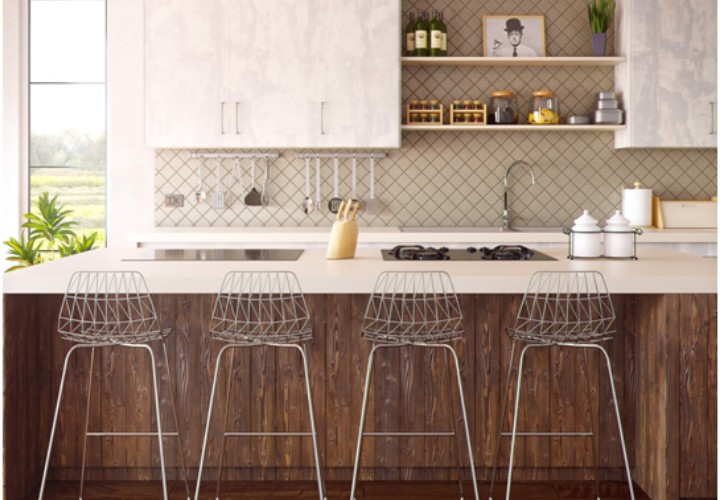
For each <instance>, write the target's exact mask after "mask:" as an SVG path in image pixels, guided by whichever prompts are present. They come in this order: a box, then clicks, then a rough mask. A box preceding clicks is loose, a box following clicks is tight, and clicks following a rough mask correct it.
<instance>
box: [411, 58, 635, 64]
mask: <svg viewBox="0 0 720 500" xmlns="http://www.w3.org/2000/svg"><path fill="white" fill-rule="evenodd" d="M401 60H402V64H403V66H617V65H618V64H620V63H622V62H625V61H626V60H627V58H626V57H403V58H401Z"/></svg>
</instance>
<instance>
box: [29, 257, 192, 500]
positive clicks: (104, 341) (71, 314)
mask: <svg viewBox="0 0 720 500" xmlns="http://www.w3.org/2000/svg"><path fill="white" fill-rule="evenodd" d="M171 331H172V329H171V328H160V326H159V324H158V320H157V314H156V312H155V306H154V304H153V301H152V298H151V297H150V294H149V292H148V288H147V285H146V283H145V279H144V277H143V276H142V274H140V273H139V272H136V271H80V272H76V273H74V274H73V275H72V276H71V278H70V282H69V283H68V287H67V290H66V292H65V297H64V298H63V302H62V305H61V308H60V314H59V316H58V332H59V333H60V336H61V338H62V339H63V340H68V341H70V342H74V343H75V345H74V346H73V347H71V348H70V350H69V351H68V353H67V354H66V355H65V361H64V363H63V371H62V376H61V378H60V387H59V389H58V397H57V402H56V405H55V414H54V417H53V423H52V429H51V431H50V442H49V443H48V451H47V457H46V459H45V467H44V469H43V476H42V481H41V483H40V493H39V496H38V498H39V499H42V498H43V495H44V493H45V484H46V481H47V476H48V470H49V467H50V457H51V456H52V447H53V440H54V438H55V430H56V427H57V421H58V416H59V414H60V404H61V402H62V394H63V389H64V387H65V377H66V376H67V370H68V365H69V362H70V358H71V356H72V354H73V353H74V352H75V351H77V350H79V349H90V369H89V371H88V373H89V377H88V387H87V406H86V410H85V429H84V435H83V454H82V467H81V470H80V495H79V498H80V500H82V498H83V488H84V484H85V461H86V454H87V438H88V437H102V436H128V437H143V436H146V437H157V438H158V449H159V452H160V468H161V472H160V473H161V477H162V489H163V498H164V499H165V500H167V498H168V489H167V477H166V471H165V453H164V449H163V438H164V437H176V438H177V439H178V443H179V445H180V462H181V467H182V470H183V476H184V481H185V493H186V496H187V498H188V500H189V498H190V487H189V485H188V481H187V468H186V467H185V457H184V448H183V446H182V440H181V438H180V426H179V422H178V416H177V410H176V406H175V388H174V385H173V383H172V377H171V375H170V365H169V363H168V355H167V348H166V346H165V338H166V337H167V336H168V335H169V334H170V332H171ZM154 341H159V342H160V343H161V345H162V349H163V356H164V359H165V367H166V369H167V370H168V381H169V384H170V395H171V397H170V399H171V403H172V411H173V416H174V419H175V428H176V429H177V430H176V431H175V432H164V431H163V430H162V420H161V418H160V395H159V390H158V376H157V364H156V362H155V355H154V353H153V350H152V347H151V346H150V342H154ZM104 347H128V348H131V349H145V350H147V352H148V354H149V356H150V362H151V365H152V366H151V367H152V381H153V398H154V400H155V404H154V411H155V418H156V420H157V431H155V432H152V431H150V432H89V431H88V428H89V422H90V394H91V392H92V377H93V375H92V372H93V366H94V362H95V350H96V349H99V348H104Z"/></svg>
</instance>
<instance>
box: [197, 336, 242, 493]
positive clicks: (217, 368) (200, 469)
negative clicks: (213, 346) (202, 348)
mask: <svg viewBox="0 0 720 500" xmlns="http://www.w3.org/2000/svg"><path fill="white" fill-rule="evenodd" d="M231 347H233V346H232V345H231V344H228V345H226V346H224V347H223V348H222V349H220V352H219V353H218V355H217V360H216V361H215V374H214V375H213V383H212V389H211V390H210V404H209V405H208V414H207V421H206V423H205V437H203V446H202V452H201V453H200V464H199V466H198V478H197V484H196V486H195V500H198V499H199V498H200V482H201V480H202V472H203V466H204V464H205V454H206V453H207V444H208V437H209V436H210V420H211V419H212V409H213V402H214V401H215V390H216V389H217V381H218V373H219V372H220V363H221V362H222V356H223V354H225V351H227V350H228V349H230V348H231Z"/></svg>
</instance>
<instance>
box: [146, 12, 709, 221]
mask: <svg viewBox="0 0 720 500" xmlns="http://www.w3.org/2000/svg"><path fill="white" fill-rule="evenodd" d="M434 6H435V4H434V3H433V2H429V1H427V0H405V1H404V2H403V11H404V14H405V16H404V19H405V22H407V16H408V14H409V12H410V11H415V10H417V9H428V8H432V7H434ZM440 8H442V9H443V10H444V14H445V18H446V22H447V24H448V30H449V55H451V56H452V55H462V56H467V55H480V54H482V29H481V26H482V15H485V14H487V15H501V14H512V15H520V14H525V15H536V14H543V15H544V16H545V32H546V46H547V55H549V56H586V55H589V54H590V51H591V47H590V35H589V29H588V25H587V13H586V3H585V2H580V1H577V0H561V1H556V0H534V1H527V0H514V1H507V0H503V1H500V0H493V1H484V2H482V3H480V2H467V1H460V0H451V1H446V2H442V6H440ZM609 35H610V36H609V44H608V50H609V53H610V54H612V51H613V37H612V32H610V33H609ZM539 88H550V89H552V90H554V91H555V92H556V93H557V95H558V97H559V99H560V106H561V108H560V110H561V114H562V116H563V117H565V116H567V115H569V114H585V113H587V112H588V111H590V110H591V109H592V108H593V101H594V94H595V93H596V92H599V91H601V90H612V89H613V88H614V76H613V68H603V67H550V68H546V67H453V66H447V67H427V66H422V67H421V66H406V67H404V68H403V102H406V101H407V100H409V99H428V98H435V99H438V100H440V101H441V102H442V103H443V104H445V105H446V106H447V105H449V104H450V102H451V101H452V100H453V99H477V98H480V99H482V100H483V101H484V102H486V103H489V102H490V101H491V98H490V93H491V92H492V91H493V90H500V89H510V90H514V91H515V92H516V94H517V95H518V97H519V102H520V106H521V116H522V115H523V112H524V113H525V114H526V113H527V110H528V108H529V100H530V95H531V92H532V91H533V90H537V89H539ZM620 97H621V98H622V96H620ZM629 119H632V117H629ZM203 152H206V153H215V152H230V151H225V150H222V151H221V150H205V151H203ZM189 153H190V151H188V150H158V151H156V158H155V207H156V209H155V223H156V225H157V226H327V225H330V224H331V223H332V221H333V220H334V218H335V216H334V215H333V214H330V213H329V212H328V211H327V209H326V206H327V200H328V199H329V198H331V197H332V191H333V186H332V160H323V161H322V168H321V177H322V183H321V193H322V199H323V203H322V207H323V209H322V210H316V211H314V212H313V213H312V214H310V215H305V213H303V211H302V208H301V203H302V201H303V199H304V198H305V192H304V190H305V180H304V161H303V160H300V159H296V151H290V150H285V151H280V153H281V156H280V158H278V159H277V160H275V161H273V162H271V164H270V174H271V176H270V193H271V203H270V206H268V207H266V208H255V207H246V206H245V205H244V204H243V203H242V198H243V197H244V195H245V193H247V190H248V189H249V183H250V165H249V160H243V162H242V164H241V171H242V173H243V175H242V177H243V181H244V192H241V191H240V189H239V185H238V183H237V181H236V180H235V175H234V172H233V170H234V169H233V160H232V159H225V160H224V161H223V163H222V175H221V180H222V182H223V188H222V190H223V191H227V192H228V194H229V195H228V199H227V205H226V206H227V208H225V209H222V210H216V209H213V208H212V206H211V205H210V204H209V203H208V202H205V203H203V204H198V203H196V202H195V196H194V193H195V190H196V188H197V186H198V176H197V164H196V162H195V160H190V159H189ZM386 153H388V156H387V158H385V159H383V160H381V161H377V162H376V174H375V177H376V185H375V192H376V196H377V197H378V198H379V200H380V204H381V210H380V212H379V213H378V214H376V215H368V214H364V215H363V216H362V222H361V225H366V226H421V225H424V226H494V225H499V224H500V219H501V210H502V195H503V186H502V178H503V174H504V170H505V168H506V167H507V166H508V165H510V163H512V161H513V160H520V159H522V160H525V161H527V162H528V163H530V164H532V165H533V166H534V170H535V174H536V177H537V183H536V184H535V185H534V186H530V177H529V175H527V173H525V172H524V171H523V170H520V169H518V170H513V173H512V178H511V180H510V197H509V205H510V212H511V218H512V223H513V224H516V225H533V226H534V225H547V226H560V225H568V224H570V223H571V222H572V220H573V219H574V218H576V217H577V216H578V215H579V214H580V212H581V210H582V209H587V210H589V211H590V212H591V214H593V215H594V216H595V217H596V218H598V219H604V218H605V217H608V216H609V215H611V214H612V213H613V211H614V210H615V209H617V208H619V207H620V203H621V194H620V193H621V187H622V186H632V184H633V182H635V181H636V180H639V181H640V182H642V183H643V184H644V185H646V186H648V187H651V188H652V189H653V190H654V192H655V194H656V195H659V196H660V197H662V198H664V199H700V198H707V197H709V196H712V195H715V194H716V185H717V150H716V149H712V150H707V149H706V150H694V149H683V150H680V149H652V150H650V149H632V150H616V149H614V148H613V133H612V132H599V133H598V132H534V131H533V132H499V131H482V132H442V133H436V132H404V133H403V144H402V147H401V148H400V149H397V150H392V151H386ZM311 166H312V169H311V174H312V176H313V179H314V162H312V163H311ZM258 167H259V168H258V170H259V173H262V175H260V174H259V175H258V178H259V179H258V180H259V181H261V180H262V179H263V177H264V160H262V159H260V160H259V161H258ZM205 174H206V176H205V184H204V186H205V191H207V192H208V193H209V194H210V193H212V192H213V191H214V189H215V184H216V178H215V160H214V159H209V160H206V162H205ZM368 190H369V186H368V161H367V160H363V161H359V162H358V182H357V194H358V196H359V197H361V198H367V197H368ZM311 192H312V196H313V197H314V196H315V189H314V182H311ZM175 193H177V194H182V195H184V196H185V205H184V206H183V207H166V206H165V204H164V202H165V195H168V194H175ZM339 193H340V196H345V197H347V196H349V194H350V160H341V161H340V185H339Z"/></svg>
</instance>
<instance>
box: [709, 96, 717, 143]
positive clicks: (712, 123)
mask: <svg viewBox="0 0 720 500" xmlns="http://www.w3.org/2000/svg"><path fill="white" fill-rule="evenodd" d="M715 118H716V116H715V101H710V135H715V134H716V133H717V132H716V130H715Z"/></svg>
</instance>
